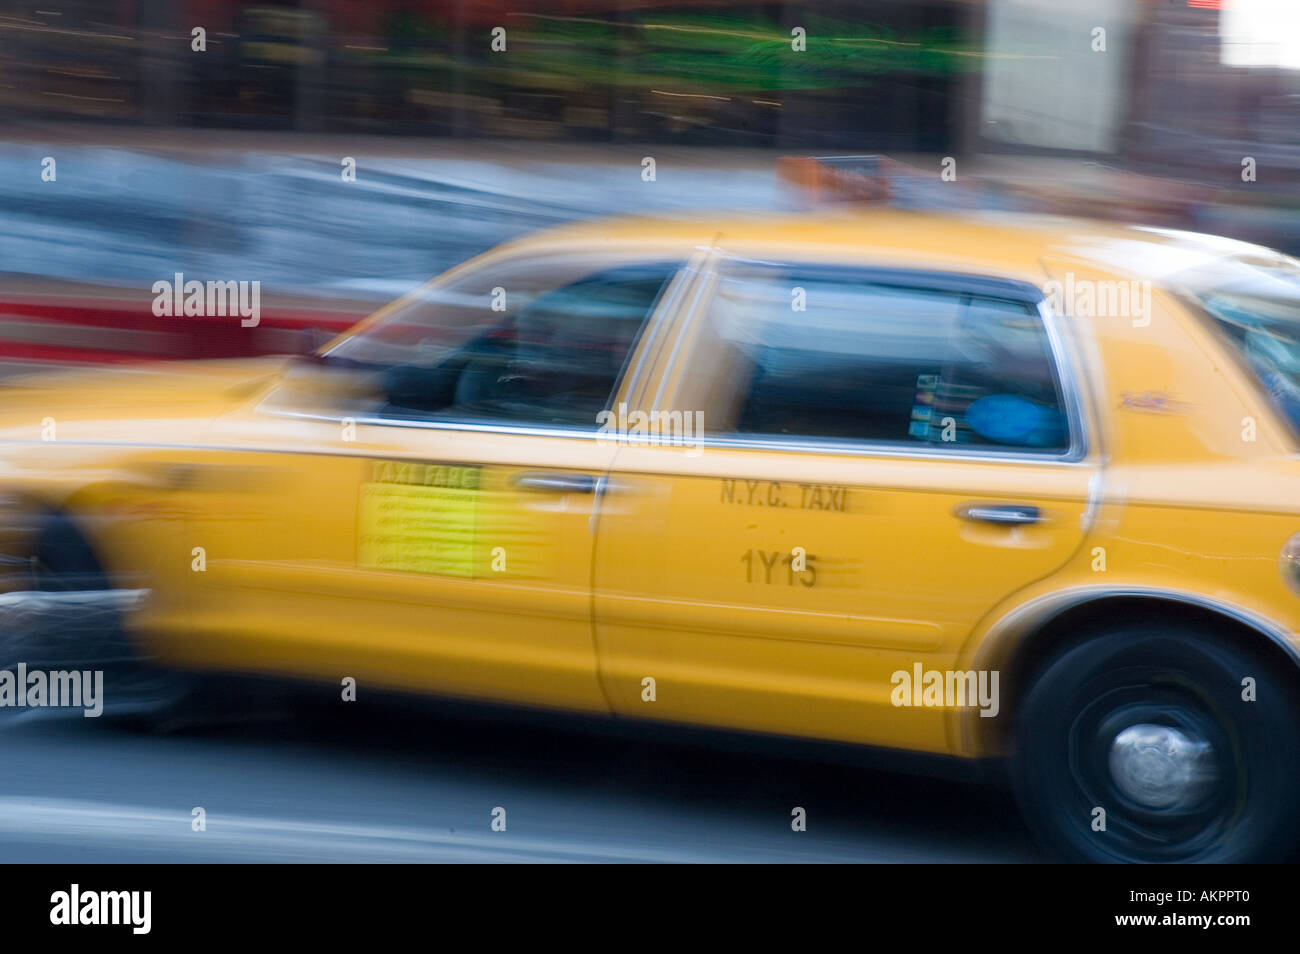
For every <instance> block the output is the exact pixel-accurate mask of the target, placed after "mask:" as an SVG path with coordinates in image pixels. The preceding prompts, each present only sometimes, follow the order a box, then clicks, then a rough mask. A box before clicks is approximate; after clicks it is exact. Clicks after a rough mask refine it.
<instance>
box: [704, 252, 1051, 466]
mask: <svg viewBox="0 0 1300 954" xmlns="http://www.w3.org/2000/svg"><path fill="white" fill-rule="evenodd" d="M710 312H711V313H710V316H709V321H710V324H711V326H712V335H713V337H714V340H715V342H716V348H717V351H718V353H717V354H716V355H713V356H711V357H710V358H709V360H710V362H711V367H714V368H720V369H726V374H727V375H728V378H729V381H730V386H729V388H728V391H729V394H730V406H728V407H722V408H718V407H716V406H715V409H714V410H715V411H720V416H721V418H722V420H723V422H724V429H725V430H726V431H727V432H729V434H730V435H732V436H735V437H742V438H743V437H752V438H756V439H758V438H783V439H786V438H797V439H807V440H813V441H834V442H850V443H863V442H866V443H872V444H885V445H900V446H902V447H917V446H924V447H928V448H933V449H953V450H962V449H971V448H1001V449H1006V450H1011V451H1015V452H1017V453H1040V454H1061V453H1063V452H1065V451H1066V450H1067V448H1068V445H1069V433H1068V431H1069V429H1068V426H1067V416H1066V414H1065V411H1064V402H1063V400H1062V392H1061V387H1060V384H1059V381H1058V377H1057V371H1056V368H1055V365H1054V361H1053V355H1052V350H1051V347H1050V343H1049V340H1048V337H1047V333H1046V329H1045V328H1044V326H1043V323H1042V319H1041V318H1040V316H1039V315H1038V313H1037V311H1036V310H1035V309H1034V308H1033V306H1032V305H1030V304H1029V303H1028V302H1026V301H1019V300H1010V299H1004V298H999V297H995V296H991V295H984V294H976V293H971V292H967V291H963V290H961V289H959V288H931V287H924V286H920V285H918V286H914V287H912V286H908V285H906V284H896V283H884V282H881V281H878V280H875V279H873V278H872V276H871V275H870V274H864V273H862V272H859V271H855V270H853V269H835V268H825V269H823V268H801V267H795V266H780V265H762V264H753V265H749V264H739V265H736V266H735V267H733V268H731V269H729V270H728V272H727V273H726V274H725V275H723V276H721V277H720V280H719V283H718V287H717V291H716V293H715V295H714V298H713V302H712V306H711V309H710ZM715 396H716V395H715ZM716 419H717V415H715V420H716Z"/></svg>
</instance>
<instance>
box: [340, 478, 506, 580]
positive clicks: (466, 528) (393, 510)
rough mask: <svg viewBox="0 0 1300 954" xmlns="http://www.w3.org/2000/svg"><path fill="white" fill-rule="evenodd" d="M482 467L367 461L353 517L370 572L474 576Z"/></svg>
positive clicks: (359, 552)
mask: <svg viewBox="0 0 1300 954" xmlns="http://www.w3.org/2000/svg"><path fill="white" fill-rule="evenodd" d="M482 470H483V469H482V468H481V467H465V466H457V465H447V464H419V463H407V462H404V461H371V462H370V473H369V475H368V476H369V478H370V479H369V480H366V481H363V482H362V484H361V495H360V500H359V503H358V513H357V532H358V535H357V563H358V564H359V565H360V566H362V567H365V568H368V569H377V570H401V571H407V572H411V573H436V574H439V575H442V576H466V577H472V576H475V575H476V574H475V554H476V536H477V534H478V532H479V529H480V528H479V519H480V514H479V509H480V504H481V502H482V490H481V486H482V476H483V474H482Z"/></svg>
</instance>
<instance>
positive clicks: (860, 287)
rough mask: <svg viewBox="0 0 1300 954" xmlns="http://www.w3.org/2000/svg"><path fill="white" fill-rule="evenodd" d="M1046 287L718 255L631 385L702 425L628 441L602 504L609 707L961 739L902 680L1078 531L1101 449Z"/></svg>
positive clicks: (886, 739) (598, 599)
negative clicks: (1050, 316)
mask: <svg viewBox="0 0 1300 954" xmlns="http://www.w3.org/2000/svg"><path fill="white" fill-rule="evenodd" d="M1038 297H1039V296H1038V295H1037V293H1036V292H1035V291H1034V290H1033V289H1032V288H1030V287H1029V286H1026V285H1021V284H1017V283H1013V282H1005V281H1000V280H993V279H988V280H984V279H980V278H977V277H971V276H955V275H942V274H932V273H924V272H900V271H884V270H880V269H871V268H863V267H855V266H846V267H824V266H821V265H814V264H810V263H789V264H773V263H770V262H744V261H740V260H736V259H730V260H721V261H720V262H719V264H718V267H717V268H716V270H714V271H713V272H712V273H711V274H710V276H709V278H708V280H707V291H706V292H705V298H704V303H703V304H702V305H701V306H700V308H699V309H698V314H697V315H696V316H695V317H694V318H693V319H692V320H691V321H690V322H687V323H684V324H683V326H682V327H681V328H680V329H679V331H678V333H677V334H676V335H675V337H676V338H677V342H676V348H675V351H676V354H677V355H678V357H677V358H676V360H675V361H673V362H671V364H670V365H666V366H664V367H663V368H662V369H661V371H662V380H661V381H659V382H658V383H655V384H653V385H652V386H651V387H649V388H648V389H646V390H644V391H643V392H642V393H641V394H640V395H638V397H637V400H636V404H637V406H638V407H639V408H640V409H642V410H645V411H646V412H647V413H649V412H652V411H658V412H659V419H660V421H664V420H666V421H667V422H668V425H669V426H670V427H671V426H673V422H674V421H675V420H676V418H675V417H674V416H673V414H675V413H678V412H680V414H681V416H682V420H683V421H686V420H688V419H689V420H692V421H693V423H694V425H695V426H694V428H693V430H694V433H693V434H691V435H686V436H685V439H680V440H673V439H671V438H670V437H666V436H665V435H662V434H661V435H658V436H655V435H651V436H650V437H649V438H640V437H637V436H636V435H631V436H630V439H629V440H628V441H626V442H625V445H624V446H623V447H621V448H620V450H619V453H618V455H617V456H616V458H615V460H614V463H613V468H612V471H611V474H610V477H609V487H608V493H607V495H606V499H605V502H604V504H603V506H602V511H601V517H600V528H599V533H598V539H597V547H596V565H595V622H596V636H597V644H598V648H599V652H600V660H601V672H602V677H603V680H604V683H605V686H606V690H607V692H608V693H609V696H610V698H611V700H612V704H613V705H614V707H615V709H616V710H617V711H621V712H625V713H628V714H634V715H639V716H648V717H657V718H666V719H672V720H679V721H689V722H698V723H708V724H714V725H720V726H731V727H737V728H744V729H753V730H761V731H769V732H777V733H788V734H795V735H808V736H815V737H820V738H829V739H840V740H846V741H854V742H866V743H873V744H880V745H890V746H900V747H906V748H914V749H922V750H931V751H948V750H951V749H952V748H953V746H954V744H955V743H953V742H952V741H951V740H950V739H949V737H948V734H947V731H948V730H947V722H948V721H949V720H947V719H946V718H945V717H946V716H947V715H948V714H950V713H951V712H952V709H951V707H950V705H948V703H949V702H951V700H946V699H940V700H939V702H938V704H937V705H934V706H931V705H928V704H926V703H925V702H924V700H922V699H921V697H920V696H915V695H913V693H912V692H910V691H909V692H908V693H907V695H906V697H905V699H904V700H903V706H906V708H903V706H900V705H899V704H898V700H899V696H898V695H897V690H898V688H899V686H900V685H901V684H902V683H901V682H900V681H899V680H898V679H897V678H896V674H898V673H906V675H907V678H908V679H909V680H910V679H912V678H914V677H915V675H916V674H917V673H918V667H919V672H921V673H922V674H924V673H928V672H931V671H935V670H938V671H944V670H948V669H950V667H952V666H953V665H954V664H955V660H956V658H957V655H958V652H959V648H960V647H961V645H962V643H963V641H964V640H965V639H966V638H967V637H968V635H969V634H970V633H971V631H972V629H973V628H974V627H975V626H976V624H977V623H978V621H979V620H980V618H981V617H982V616H984V614H986V613H987V612H988V611H989V609H990V608H992V607H993V606H995V605H996V604H997V603H998V602H999V601H1001V600H1002V599H1004V598H1005V597H1007V596H1008V595H1009V594H1011V593H1012V592H1014V591H1015V590H1017V589H1019V588H1021V587H1024V586H1026V585H1027V584H1029V583H1031V582H1032V581H1034V580H1037V579H1039V578H1041V577H1043V576H1045V575H1047V574H1050V573H1051V572H1052V571H1053V570H1055V569H1056V568H1057V567H1059V566H1061V565H1062V564H1063V563H1064V562H1065V561H1066V560H1068V559H1069V558H1070V557H1071V555H1072V554H1073V553H1075V551H1076V550H1077V549H1078V548H1079V546H1080V544H1081V541H1082V539H1083V532H1084V515H1085V512H1086V511H1087V506H1088V504H1087V502H1088V491H1089V481H1090V478H1091V476H1092V474H1093V473H1094V472H1095V469H1096V460H1095V457H1093V456H1090V455H1089V451H1088V445H1087V440H1086V435H1085V432H1084V417H1083V414H1082V410H1081V405H1080V403H1079V400H1078V395H1077V394H1076V393H1075V391H1074V388H1073V384H1072V383H1071V382H1072V379H1073V374H1072V372H1071V365H1070V364H1069V358H1068V357H1067V355H1066V352H1065V348H1064V347H1063V343H1062V341H1061V340H1060V339H1059V337H1058V336H1057V331H1056V329H1055V328H1054V326H1053V325H1052V324H1051V323H1050V322H1045V321H1044V317H1045V316H1044V314H1043V313H1041V312H1040V311H1039V309H1038V307H1037V300H1038ZM665 412H666V416H665ZM701 417H702V420H701V419H700V418H701ZM701 425H702V427H701ZM701 430H702V437H701V436H700V431H701ZM918 700H920V701H921V704H920V705H917V706H913V703H914V702H918ZM930 701H933V700H930Z"/></svg>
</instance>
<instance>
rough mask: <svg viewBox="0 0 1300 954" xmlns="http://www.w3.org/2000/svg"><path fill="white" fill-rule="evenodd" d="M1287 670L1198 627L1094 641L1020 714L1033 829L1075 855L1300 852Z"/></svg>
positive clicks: (1190, 858)
mask: <svg viewBox="0 0 1300 954" xmlns="http://www.w3.org/2000/svg"><path fill="white" fill-rule="evenodd" d="M1278 669H1279V667H1278V664H1277V663H1276V662H1273V661H1271V660H1270V659H1269V658H1268V657H1265V656H1262V655H1257V654H1255V653H1252V652H1250V651H1247V650H1245V649H1243V648H1241V647H1239V646H1236V645H1233V644H1230V643H1229V642H1227V641H1225V640H1221V639H1217V638H1216V637H1215V635H1214V634H1212V633H1209V632H1204V631H1200V630H1194V629H1182V628H1178V627H1168V626H1160V625H1159V624H1152V625H1139V624H1130V625H1125V626H1120V627H1115V628H1111V629H1109V630H1107V631H1104V632H1098V633H1096V634H1095V635H1092V636H1090V637H1088V638H1085V639H1084V640H1083V641H1082V642H1081V643H1080V644H1078V645H1076V646H1074V647H1073V648H1071V649H1070V650H1068V651H1066V652H1065V653H1063V654H1062V655H1060V656H1058V657H1057V658H1056V659H1055V660H1053V661H1052V662H1050V663H1049V664H1047V666H1046V667H1045V668H1044V669H1043V670H1042V671H1041V673H1040V674H1039V676H1038V677H1037V678H1036V679H1035V680H1034V682H1033V684H1032V685H1031V687H1030V688H1029V690H1028V692H1027V694H1026V696H1025V698H1024V701H1023V703H1022V704H1021V705H1020V706H1018V707H1017V713H1016V717H1015V719H1016V721H1015V730H1014V731H1015V735H1014V742H1013V746H1014V747H1013V752H1012V758H1011V770H1012V779H1013V783H1014V786H1015V790H1016V796H1017V800H1018V801H1019V803H1020V806H1021V810H1022V812H1023V814H1024V816H1025V819H1026V821H1027V823H1028V824H1029V826H1030V828H1031V829H1032V830H1033V831H1034V833H1035V835H1036V836H1038V838H1039V839H1040V840H1041V841H1043V842H1044V843H1045V844H1046V845H1047V846H1048V847H1049V848H1050V849H1052V850H1054V851H1055V852H1057V853H1059V854H1061V855H1064V856H1065V857H1067V858H1069V859H1071V860H1081V861H1095V862H1241V861H1266V860H1278V859H1281V858H1285V857H1287V856H1289V855H1291V854H1292V853H1293V852H1294V849H1295V845H1296V833H1297V824H1296V820H1295V813H1294V811H1293V809H1292V805H1293V801H1294V799H1295V797H1296V795H1297V791H1298V789H1300V784H1298V783H1300V730H1298V729H1297V725H1298V724H1300V710H1297V708H1296V705H1295V698H1296V694H1295V692H1294V690H1293V686H1292V684H1291V682H1290V679H1289V678H1288V677H1289V676H1290V675H1291V674H1290V673H1287V672H1284V671H1283V672H1279V671H1278ZM1246 680H1252V682H1247V681H1246Z"/></svg>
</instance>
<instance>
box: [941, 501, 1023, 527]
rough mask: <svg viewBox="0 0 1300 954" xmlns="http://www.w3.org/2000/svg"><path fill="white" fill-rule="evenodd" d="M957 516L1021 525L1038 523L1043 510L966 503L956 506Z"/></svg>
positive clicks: (964, 518)
mask: <svg viewBox="0 0 1300 954" xmlns="http://www.w3.org/2000/svg"><path fill="white" fill-rule="evenodd" d="M957 516H959V517H961V518H962V519H963V520H973V521H975V522H976V523H997V524H1002V525H1003V526H1023V525H1025V524H1030V523H1038V522H1039V521H1040V520H1042V519H1043V512H1042V511H1041V510H1039V509H1038V508H1037V507H1025V506H1020V505H1016V504H966V505H965V506H962V507H958V508H957Z"/></svg>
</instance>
